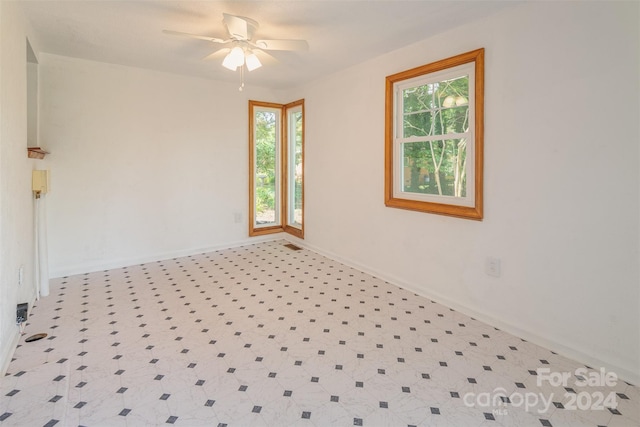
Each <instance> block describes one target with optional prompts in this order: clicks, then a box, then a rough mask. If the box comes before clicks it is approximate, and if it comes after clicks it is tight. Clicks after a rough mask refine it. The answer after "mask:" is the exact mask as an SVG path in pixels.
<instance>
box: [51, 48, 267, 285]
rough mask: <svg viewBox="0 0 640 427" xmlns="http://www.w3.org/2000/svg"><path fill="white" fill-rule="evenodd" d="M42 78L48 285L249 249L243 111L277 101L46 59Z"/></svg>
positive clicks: (223, 86)
mask: <svg viewBox="0 0 640 427" xmlns="http://www.w3.org/2000/svg"><path fill="white" fill-rule="evenodd" d="M40 76H41V78H40V79H41V80H40V85H41V97H42V99H43V105H42V108H41V111H40V123H41V125H40V138H41V139H42V140H43V141H46V144H47V147H48V148H49V150H50V151H51V155H50V156H49V158H50V165H51V193H50V194H49V202H48V210H49V219H48V221H49V257H50V269H51V276H52V277H58V276H62V275H67V274H72V273H79V272H86V271H91V270H98V269H103V268H109V267H114V266H123V265H130V264H132V263H136V262H142V261H147V260H152V259H162V258H168V257H173V256H177V255H181V254H190V253H194V252H197V251H199V250H206V249H209V248H215V247H221V246H229V245H233V244H237V243H238V242H242V241H246V239H247V236H248V232H247V229H248V225H247V219H246V218H247V211H248V195H247V194H248V191H247V186H248V176H247V173H248V160H247V150H248V148H247V147H248V136H247V135H248V134H247V127H248V123H247V122H248V102H247V100H248V99H249V98H253V99H260V100H272V99H274V98H275V97H276V94H274V93H273V92H271V91H267V90H259V89H252V88H250V87H245V90H244V91H243V92H239V91H238V86H237V85H236V84H229V83H219V82H213V81H210V80H203V79H196V78H191V77H183V76H177V75H172V74H166V73H160V72H154V71H148V70H142V69H136V68H129V67H123V66H118V65H110V64H105V63H99V62H92V61H85V60H80V59H74V58H67V57H61V56H55V55H49V54H41V56H40ZM234 213H240V214H241V215H242V220H241V222H240V223H236V222H235V221H234Z"/></svg>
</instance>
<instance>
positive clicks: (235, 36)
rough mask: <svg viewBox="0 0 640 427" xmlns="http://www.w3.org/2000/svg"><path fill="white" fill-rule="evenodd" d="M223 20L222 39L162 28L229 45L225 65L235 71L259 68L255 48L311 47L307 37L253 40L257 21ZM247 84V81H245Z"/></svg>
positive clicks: (284, 48)
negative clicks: (225, 36) (303, 38)
mask: <svg viewBox="0 0 640 427" xmlns="http://www.w3.org/2000/svg"><path fill="white" fill-rule="evenodd" d="M223 16H224V18H223V20H222V22H224V24H225V26H226V27H227V32H228V35H227V38H225V39H221V38H217V37H209V36H203V35H198V34H190V33H183V32H180V31H172V30H163V32H164V33H165V34H172V35H176V36H184V37H190V38H193V39H199V40H206V41H210V42H212V43H217V44H221V45H229V46H230V48H229V52H228V53H227V55H226V56H225V58H224V60H223V61H222V65H223V66H224V67H225V68H228V69H229V70H232V71H236V70H237V69H238V68H240V72H241V73H243V70H244V67H245V66H246V67H247V70H249V71H253V70H255V69H256V68H260V67H261V66H262V63H261V62H260V60H259V59H258V57H257V56H256V54H255V52H256V51H258V52H259V51H263V50H288V51H304V50H308V49H309V44H308V43H307V41H306V40H282V39H280V40H277V39H275V40H274V39H271V40H270V39H258V40H254V33H255V31H256V30H257V29H258V27H259V26H260V24H258V22H257V21H254V20H253V19H251V18H247V17H244V16H235V15H230V14H228V13H223ZM216 53H217V52H213V53H212V54H211V55H209V56H207V57H206V58H205V59H207V58H210V57H212V56H213V55H215V54H216ZM242 86H244V81H243V83H242ZM242 86H241V87H240V90H242Z"/></svg>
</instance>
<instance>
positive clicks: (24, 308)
mask: <svg viewBox="0 0 640 427" xmlns="http://www.w3.org/2000/svg"><path fill="white" fill-rule="evenodd" d="M28 311H29V304H27V303H26V302H23V303H22V304H18V307H16V323H17V324H18V325H19V324H21V323H23V322H25V321H26V320H27V312H28Z"/></svg>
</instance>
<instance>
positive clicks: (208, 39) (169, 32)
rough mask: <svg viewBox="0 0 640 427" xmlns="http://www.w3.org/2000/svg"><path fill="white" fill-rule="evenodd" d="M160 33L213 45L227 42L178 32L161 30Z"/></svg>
mask: <svg viewBox="0 0 640 427" xmlns="http://www.w3.org/2000/svg"><path fill="white" fill-rule="evenodd" d="M162 32H163V33H165V34H171V35H172V36H181V37H189V38H192V39H200V40H207V41H210V42H214V43H227V42H228V40H222V39H218V38H216V37H209V36H200V35H198V34H189V33H183V32H180V31H172V30H162Z"/></svg>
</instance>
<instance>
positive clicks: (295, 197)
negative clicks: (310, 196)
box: [288, 109, 303, 228]
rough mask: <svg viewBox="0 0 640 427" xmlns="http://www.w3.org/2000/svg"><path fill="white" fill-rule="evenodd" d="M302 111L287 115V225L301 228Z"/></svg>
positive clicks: (298, 110)
mask: <svg viewBox="0 0 640 427" xmlns="http://www.w3.org/2000/svg"><path fill="white" fill-rule="evenodd" d="M302 120H303V117H302V110H301V109H297V110H296V111H291V112H290V113H289V133H288V135H289V141H288V143H289V171H288V172H289V204H288V206H289V225H292V226H294V227H298V228H300V227H301V226H302V173H303V168H302Z"/></svg>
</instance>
